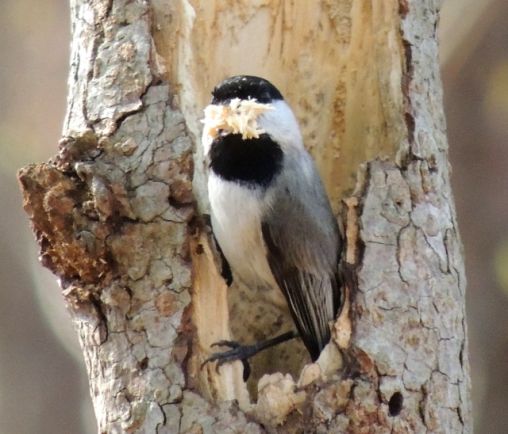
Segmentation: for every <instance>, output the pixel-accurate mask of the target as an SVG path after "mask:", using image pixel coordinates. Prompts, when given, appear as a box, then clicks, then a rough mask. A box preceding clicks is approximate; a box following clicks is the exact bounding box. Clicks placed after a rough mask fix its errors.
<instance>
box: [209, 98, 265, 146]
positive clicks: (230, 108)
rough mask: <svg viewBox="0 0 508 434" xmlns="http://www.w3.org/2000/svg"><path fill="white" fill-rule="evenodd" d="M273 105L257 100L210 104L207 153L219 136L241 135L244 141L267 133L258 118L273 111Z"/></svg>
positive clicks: (235, 99) (233, 100)
mask: <svg viewBox="0 0 508 434" xmlns="http://www.w3.org/2000/svg"><path fill="white" fill-rule="evenodd" d="M273 109H274V107H273V105H272V104H262V103H259V102H257V101H256V100H255V99H247V100H241V99H240V98H234V99H232V100H231V101H230V102H229V104H228V105H220V104H210V105H208V106H207V107H206V108H205V118H204V119H203V120H202V121H201V122H203V124H205V126H204V128H203V145H204V147H205V153H207V152H208V150H209V148H210V145H211V143H212V142H213V140H214V139H215V138H216V137H217V136H219V135H227V134H241V135H242V139H244V140H245V139H257V138H258V137H259V136H260V135H261V134H263V133H264V132H265V131H264V130H263V129H262V128H261V127H260V126H259V124H258V117H259V116H260V115H261V114H263V113H265V112H266V111H269V110H273Z"/></svg>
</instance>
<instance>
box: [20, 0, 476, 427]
mask: <svg viewBox="0 0 508 434" xmlns="http://www.w3.org/2000/svg"><path fill="white" fill-rule="evenodd" d="M71 4H72V9H71V10H72V23H73V24H72V37H73V40H72V60H71V71H70V79H69V90H70V94H69V106H68V112H67V117H66V120H65V125H64V132H63V139H62V141H61V144H60V148H59V154H58V156H57V157H56V158H55V159H54V160H53V161H51V162H49V163H47V164H37V165H32V166H29V167H26V168H24V169H22V170H21V171H20V174H19V177H20V181H21V185H22V188H23V192H24V197H25V209H26V211H27V212H28V214H29V216H30V218H31V221H32V224H33V228H34V232H35V234H36V236H37V240H38V242H39V245H40V248H41V259H42V262H43V264H44V265H45V266H47V267H49V268H50V269H51V270H52V271H53V272H54V273H55V274H56V275H57V276H58V277H59V279H60V282H61V285H62V288H63V292H64V296H65V299H66V301H67V304H68V308H69V311H70V312H71V314H72V317H73V320H74V323H75V324H76V328H77V330H78V332H79V338H80V341H81V345H82V348H83V353H84V357H85V360H86V365H87V369H88V375H89V379H90V390H91V395H92V399H93V403H94V408H95V412H96V415H97V419H98V425H99V432H100V433H117V432H131V433H134V432H136V433H159V434H161V433H179V432H181V433H183V432H192V433H194V432H195V433H199V432H206V433H226V432H238V433H259V432H281V433H291V432H337V433H341V432H348V433H372V432H376V433H385V432H386V433H388V432H399V433H404V432H415V433H420V432H435V433H441V432H443V433H444V432H446V433H459V432H465V433H469V432H472V420H471V417H472V415H471V408H470V397H469V387H470V380H469V365H468V359H467V337H466V325H465V306H464V302H465V300H464V290H465V277H464V267H463V258H462V253H461V243H460V238H459V235H458V229H457V222H456V218H455V208H454V204H453V197H452V193H451V189H450V183H449V167H448V161H447V141H446V135H445V121H444V116H443V108H442V94H441V83H440V79H439V69H438V47H437V41H436V23H437V20H438V8H439V4H440V2H439V1H438V0H399V1H396V0H387V1H369V0H338V1H336V2H330V1H326V0H322V1H321V2H277V1H266V2H249V1H238V2H233V3H230V2H221V1H201V0H187V1H182V2H171V1H169V0H151V1H148V0H72V1H71ZM238 73H248V74H253V75H261V76H264V77H267V78H268V79H270V80H271V81H273V82H274V83H275V84H276V85H277V86H278V87H279V88H280V89H281V90H282V92H283V94H285V96H286V97H287V98H286V99H287V100H288V101H289V103H290V104H291V105H292V106H293V107H294V109H295V111H296V114H297V117H298V118H299V120H300V123H301V125H302V129H303V133H304V137H305V140H306V144H307V145H308V147H309V149H310V151H311V152H312V154H313V155H314V157H315V159H316V161H317V163H318V166H319V168H320V172H321V174H322V176H323V179H324V181H325V184H326V186H327V190H328V193H329V196H330V199H331V202H332V205H333V208H334V209H335V210H336V211H337V212H338V213H339V211H340V210H342V212H341V215H342V217H341V220H342V223H343V226H344V228H345V234H346V236H347V252H346V253H345V261H344V262H345V265H344V268H345V269H346V270H347V271H348V275H349V277H350V278H349V279H348V294H349V296H348V300H347V301H346V305H345V307H344V309H343V311H342V313H341V316H340V318H339V319H338V320H337V322H336V324H335V327H334V330H333V338H332V342H331V343H330V345H329V346H328V347H327V349H326V350H325V353H326V354H325V355H324V356H323V357H322V358H321V359H320V360H319V362H318V363H317V364H309V365H307V366H306V367H305V368H304V369H303V372H302V374H301V376H300V378H298V377H296V378H295V379H293V377H292V376H290V375H283V374H280V373H272V374H271V375H268V376H265V377H263V379H262V380H261V381H260V382H259V384H258V385H257V389H258V395H257V401H256V402H254V401H253V399H252V398H251V397H250V396H249V392H248V390H247V387H246V385H245V383H244V382H243V381H242V366H241V364H240V363H239V362H236V363H233V364H230V365H225V366H223V367H221V368H220V370H219V372H216V370H215V368H214V367H213V366H211V365H205V366H204V367H201V363H202V361H203V360H204V358H205V357H206V356H207V355H208V354H209V353H210V345H211V344H212V343H213V342H215V341H217V340H219V339H224V338H228V337H229V336H230V329H231V324H230V317H229V315H230V313H229V310H228V291H229V292H231V291H234V288H233V289H229V290H228V289H227V287H226V284H225V282H224V280H223V278H222V277H221V274H220V271H221V264H220V259H219V258H218V255H217V254H216V250H215V247H214V244H213V242H212V241H211V237H210V230H209V228H208V226H207V225H206V220H205V219H202V218H201V215H202V214H203V213H206V211H207V202H206V194H205V193H204V192H205V169H204V164H203V159H202V155H201V150H200V148H199V137H200V128H201V126H200V122H199V119H200V118H201V117H202V114H201V113H202V112H201V110H202V109H203V107H204V106H205V105H206V104H207V102H208V99H209V96H208V95H209V92H210V90H211V89H212V88H213V86H214V85H215V84H216V83H217V82H218V81H220V80H221V79H223V78H224V77H226V76H229V75H234V74H238ZM193 151H195V152H194V154H193ZM344 197H347V198H346V199H344V200H342V202H341V199H343V198H344ZM341 203H342V205H341ZM232 313H233V312H232ZM337 350H339V351H337ZM341 366H342V369H339V368H340V367H341ZM258 369H261V370H262V369H263V366H258Z"/></svg>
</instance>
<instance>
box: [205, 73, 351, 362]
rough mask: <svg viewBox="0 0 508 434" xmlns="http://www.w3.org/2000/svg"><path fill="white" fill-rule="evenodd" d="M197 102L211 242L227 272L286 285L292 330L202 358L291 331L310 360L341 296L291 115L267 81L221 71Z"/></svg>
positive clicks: (315, 184)
mask: <svg viewBox="0 0 508 434" xmlns="http://www.w3.org/2000/svg"><path fill="white" fill-rule="evenodd" d="M212 96H213V98H212V102H211V104H210V105H209V106H207V107H206V109H205V119H204V120H203V123H204V130H203V137H202V144H203V149H204V153H205V156H206V158H207V161H208V164H209V176H208V197H209V201H210V208H211V223H212V229H213V232H214V235H215V237H216V239H217V242H218V244H219V246H220V248H221V250H222V252H223V254H224V256H225V258H226V259H227V261H228V263H229V265H230V267H231V270H232V272H233V276H235V277H237V278H239V279H240V280H241V281H243V283H244V284H245V285H247V286H249V287H251V288H263V287H264V288H276V289H278V290H279V291H281V293H282V294H283V295H284V298H285V301H286V302H287V305H288V307H289V311H290V312H291V316H292V318H293V321H294V323H295V325H296V328H297V330H298V334H296V333H294V332H289V333H285V334H284V335H281V336H279V337H276V338H274V339H271V340H270V341H269V342H268V341H267V342H265V343H261V344H259V345H254V346H250V347H245V348H247V351H243V352H242V351H238V347H239V345H238V344H235V343H233V342H229V341H221V342H219V343H218V344H221V345H223V344H226V345H229V346H231V347H233V350H231V351H228V352H224V353H216V354H215V355H213V356H212V357H210V358H209V359H207V361H210V360H218V361H219V364H220V363H223V362H224V361H230V360H233V359H245V358H247V357H250V356H251V355H253V354H254V353H256V352H258V351H259V350H261V349H263V348H266V347H267V346H270V345H273V344H275V343H279V342H281V341H283V340H287V339H291V338H293V337H295V336H297V335H299V336H300V337H301V339H302V340H303V342H304V344H305V347H306V348H307V350H308V352H309V353H310V356H311V358H312V360H313V361H315V360H316V359H317V358H318V356H319V354H320V352H321V350H322V349H323V348H324V346H325V345H326V344H327V343H328V341H329V340H330V322H331V321H333V320H334V319H335V317H336V315H337V313H338V310H339V308H340V305H341V299H342V296H341V287H340V281H339V278H338V273H337V268H338V261H339V252H340V250H341V246H342V240H341V237H340V235H339V231H338V227H337V222H336V220H335V218H334V216H333V214H332V210H331V208H330V204H329V201H328V199H327V196H326V193H325V190H324V188H323V185H322V183H321V179H320V177H319V174H318V172H317V170H316V168H315V166H314V163H313V161H312V158H311V156H310V155H309V153H308V152H307V151H306V150H305V148H304V146H303V140H302V136H301V133H300V129H299V127H298V123H297V121H296V118H295V116H294V114H293V112H292V111H291V109H290V107H289V106H288V104H287V103H286V102H285V101H284V98H283V97H282V95H281V93H280V92H279V91H278V90H277V88H276V87H275V86H274V85H273V84H271V83H270V82H269V81H267V80H265V79H263V78H259V77H253V76H242V75H240V76H235V77H231V78H228V79H226V80H224V81H223V82H222V83H220V84H219V85H218V86H216V87H215V89H214V90H213V92H212Z"/></svg>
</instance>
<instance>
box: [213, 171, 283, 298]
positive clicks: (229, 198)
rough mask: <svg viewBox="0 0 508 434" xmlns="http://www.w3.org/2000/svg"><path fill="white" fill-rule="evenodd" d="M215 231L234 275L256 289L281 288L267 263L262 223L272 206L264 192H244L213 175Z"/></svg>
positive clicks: (248, 189)
mask: <svg viewBox="0 0 508 434" xmlns="http://www.w3.org/2000/svg"><path fill="white" fill-rule="evenodd" d="M208 196H209V200H210V208H211V214H212V227H213V231H214V234H215V237H216V238H217V241H218V243H219V245H220V247H221V249H222V251H223V253H224V256H225V257H226V259H227V261H228V262H229V265H230V266H231V269H232V271H233V273H234V274H235V275H236V276H237V277H239V278H240V279H241V280H242V281H243V283H245V284H246V285H247V286H249V287H251V288H252V289H254V288H255V287H258V288H265V289H273V288H278V286H277V284H276V283H275V279H274V277H273V275H272V272H271V270H270V267H269V265H268V261H267V259H266V247H265V243H264V241H263V236H262V233H261V219H262V215H263V212H264V210H265V209H266V207H267V206H269V204H268V203H267V202H266V196H265V194H264V192H263V190H262V189H255V188H252V189H251V188H245V186H241V185H239V184H238V183H235V182H230V181H225V180H223V179H221V178H220V177H218V176H217V175H215V174H213V173H211V174H210V176H209V178H208Z"/></svg>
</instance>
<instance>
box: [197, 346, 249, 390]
mask: <svg viewBox="0 0 508 434" xmlns="http://www.w3.org/2000/svg"><path fill="white" fill-rule="evenodd" d="M212 347H228V348H230V349H229V350H227V351H218V352H216V353H213V354H212V355H211V356H209V357H207V358H206V360H205V361H204V362H203V363H202V364H201V367H203V366H204V365H206V364H207V363H210V362H217V364H216V365H215V369H216V371H217V372H218V371H219V367H220V366H222V365H223V364H224V363H230V362H234V361H235V360H240V361H241V362H242V364H243V381H247V380H248V379H249V376H250V372H251V369H250V364H249V360H248V359H249V358H250V357H252V356H254V355H255V354H256V353H258V352H259V348H258V346H257V345H240V344H239V343H238V342H236V341H218V342H215V343H213V344H212Z"/></svg>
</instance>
